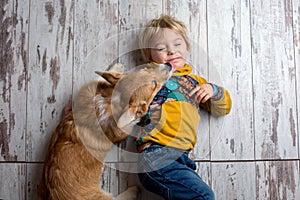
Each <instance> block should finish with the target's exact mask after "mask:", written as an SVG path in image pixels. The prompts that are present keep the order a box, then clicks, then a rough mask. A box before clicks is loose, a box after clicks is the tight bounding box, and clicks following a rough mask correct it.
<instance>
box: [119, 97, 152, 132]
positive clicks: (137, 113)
mask: <svg viewBox="0 0 300 200" xmlns="http://www.w3.org/2000/svg"><path fill="white" fill-rule="evenodd" d="M147 110H148V106H147V102H146V101H141V102H140V103H139V105H138V106H129V108H128V109H127V110H125V112H124V113H123V114H122V115H121V117H120V118H119V120H118V122H117V126H118V128H120V129H122V128H124V127H126V126H128V125H129V124H130V123H132V122H134V121H135V120H136V119H138V118H141V117H143V116H144V115H145V114H146V112H147Z"/></svg>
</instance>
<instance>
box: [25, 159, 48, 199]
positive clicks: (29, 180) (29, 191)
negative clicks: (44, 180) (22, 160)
mask: <svg viewBox="0 0 300 200" xmlns="http://www.w3.org/2000/svg"><path fill="white" fill-rule="evenodd" d="M43 166H44V165H43V164H41V163H27V164H26V170H27V173H26V197H27V198H26V199H37V188H38V185H39V184H40V180H41V177H42V173H43Z"/></svg>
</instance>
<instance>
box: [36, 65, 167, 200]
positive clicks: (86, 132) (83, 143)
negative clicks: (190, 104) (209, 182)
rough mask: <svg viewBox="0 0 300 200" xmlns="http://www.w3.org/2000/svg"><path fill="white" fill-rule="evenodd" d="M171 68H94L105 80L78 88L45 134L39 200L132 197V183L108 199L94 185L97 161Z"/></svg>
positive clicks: (100, 166) (97, 176)
mask: <svg viewBox="0 0 300 200" xmlns="http://www.w3.org/2000/svg"><path fill="white" fill-rule="evenodd" d="M171 71H172V67H171V66H170V64H162V65H158V66H150V65H145V66H142V67H140V69H137V70H135V71H132V72H129V73H127V74H119V73H115V72H97V73H98V74H99V75H100V76H102V77H103V78H104V79H105V80H100V81H92V82H90V83H88V84H86V85H84V86H83V87H82V88H81V89H80V91H79V93H78V94H77V96H76V98H75V102H74V105H73V109H72V111H70V112H69V113H68V114H66V115H65V116H64V118H63V119H62V121H61V122H60V124H59V125H58V127H57V128H56V130H55V131H54V133H53V135H52V137H51V140H50V144H49V147H48V152H47V155H46V159H45V162H44V168H43V175H42V179H41V182H40V185H39V189H38V196H39V199H43V200H45V199H49V200H50V199H51V200H56V199H57V200H58V199H59V200H64V199H66V200H70V199H72V200H76V199H78V200H85V199H86V200H93V199H97V200H112V199H114V200H133V199H136V195H137V192H138V189H137V187H135V186H134V187H131V188H129V189H127V190H126V191H125V192H123V193H121V194H120V195H118V196H117V197H114V198H113V197H112V196H111V195H110V194H107V193H105V192H104V191H103V190H101V188H99V181H100V178H101V175H102V169H103V161H104V158H105V156H106V154H107V152H108V151H109V150H110V149H111V147H112V145H113V143H115V142H120V141H122V140H124V139H125V138H126V137H127V136H128V134H129V132H130V131H131V130H132V128H133V127H134V125H135V124H136V123H138V122H139V120H140V118H141V117H142V116H144V115H145V114H146V112H147V110H148V106H149V104H150V103H151V101H152V100H153V98H154V96H155V94H156V93H157V92H158V91H159V90H160V89H161V87H162V85H163V84H164V83H165V82H166V81H167V80H168V79H169V77H170V76H171V73H172V72H171ZM128 131H129V132H128Z"/></svg>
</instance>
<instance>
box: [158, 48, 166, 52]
mask: <svg viewBox="0 0 300 200" xmlns="http://www.w3.org/2000/svg"><path fill="white" fill-rule="evenodd" d="M157 50H158V51H164V50H166V48H158V49H157Z"/></svg>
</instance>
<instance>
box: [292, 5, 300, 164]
mask: <svg viewBox="0 0 300 200" xmlns="http://www.w3.org/2000/svg"><path fill="white" fill-rule="evenodd" d="M293 27H294V52H295V67H296V72H295V73H296V75H295V77H296V86H297V88H296V99H297V105H298V107H297V113H298V115H297V118H298V135H299V134H300V115H299V113H300V98H299V96H300V1H299V0H294V1H293ZM299 144H300V138H299V136H298V149H299V150H298V152H300V145H299ZM298 158H300V155H298Z"/></svg>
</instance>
